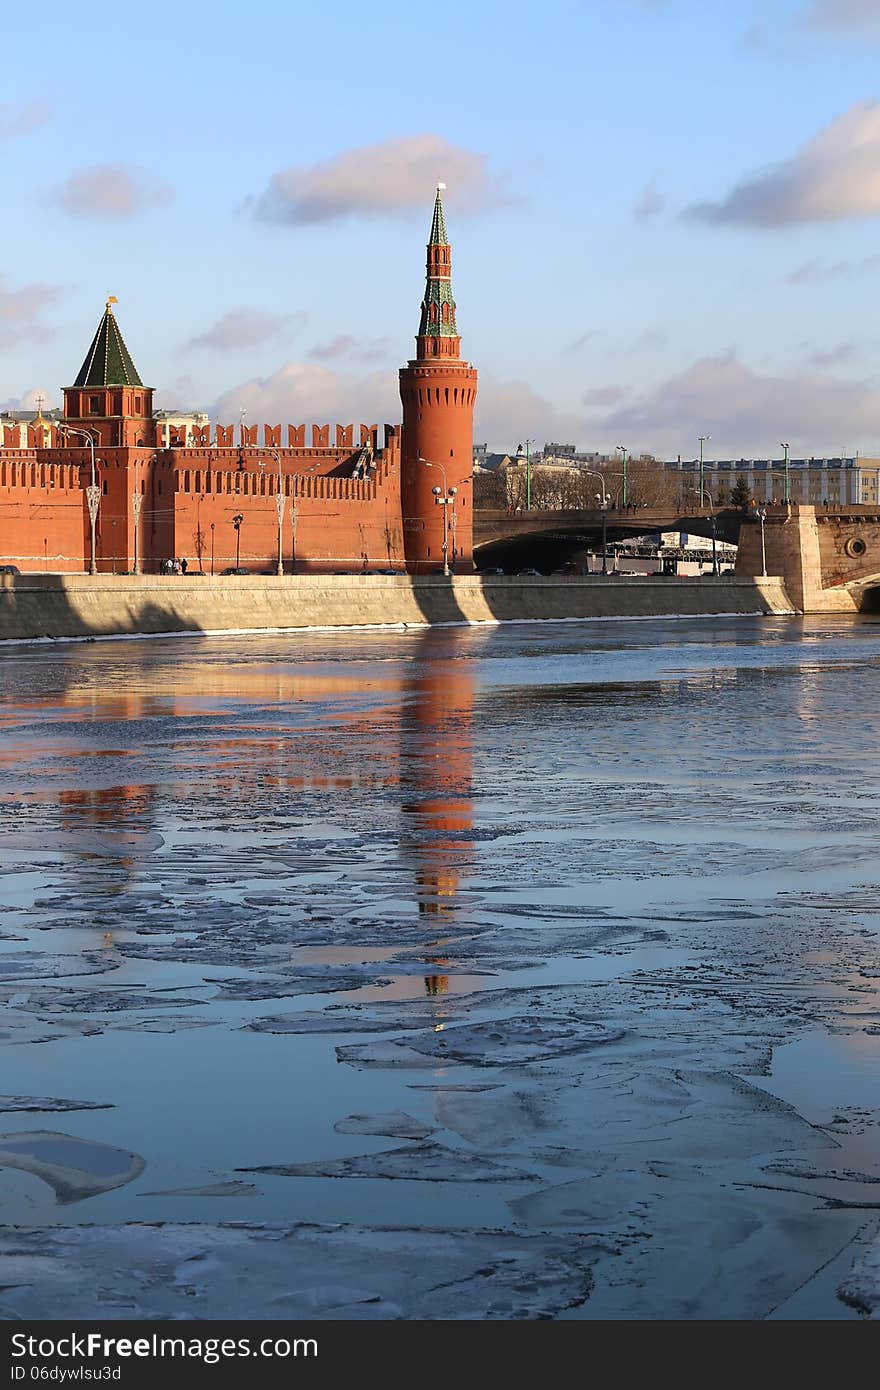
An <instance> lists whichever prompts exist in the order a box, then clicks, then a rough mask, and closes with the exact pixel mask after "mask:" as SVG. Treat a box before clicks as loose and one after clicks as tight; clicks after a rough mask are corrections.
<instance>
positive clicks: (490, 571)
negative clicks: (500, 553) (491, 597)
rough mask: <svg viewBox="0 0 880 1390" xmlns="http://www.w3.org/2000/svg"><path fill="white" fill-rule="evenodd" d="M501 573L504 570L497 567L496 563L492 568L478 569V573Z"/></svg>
mask: <svg viewBox="0 0 880 1390" xmlns="http://www.w3.org/2000/svg"><path fill="white" fill-rule="evenodd" d="M503 573H504V570H503V569H499V568H498V566H497V565H496V566H494V567H493V568H492V569H487V570H480V574H503Z"/></svg>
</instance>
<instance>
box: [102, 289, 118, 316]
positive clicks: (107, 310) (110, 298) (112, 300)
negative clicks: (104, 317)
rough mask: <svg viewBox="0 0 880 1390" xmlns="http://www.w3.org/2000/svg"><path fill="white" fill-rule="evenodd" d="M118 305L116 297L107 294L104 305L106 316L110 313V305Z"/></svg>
mask: <svg viewBox="0 0 880 1390" xmlns="http://www.w3.org/2000/svg"><path fill="white" fill-rule="evenodd" d="M118 303H119V300H118V299H117V298H116V295H115V294H108V296H107V303H106V304H105V305H104V312H105V313H107V314H109V313H110V305H111V304H118Z"/></svg>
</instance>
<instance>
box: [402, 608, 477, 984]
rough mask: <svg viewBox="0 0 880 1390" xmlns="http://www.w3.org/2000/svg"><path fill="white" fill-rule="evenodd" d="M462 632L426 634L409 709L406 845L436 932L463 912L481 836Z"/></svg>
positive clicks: (436, 955) (443, 959)
mask: <svg viewBox="0 0 880 1390" xmlns="http://www.w3.org/2000/svg"><path fill="white" fill-rule="evenodd" d="M461 640H462V636H461V634H457V633H452V632H429V633H426V634H425V635H424V636H423V637H422V638H421V639H420V641H419V648H418V651H417V653H416V655H415V663H414V664H415V666H416V675H415V676H414V677H413V679H412V680H411V681H409V682H407V686H406V703H405V705H404V708H403V710H402V712H401V731H400V779H401V786H402V788H403V789H404V790H405V792H406V793H408V795H407V799H406V800H405V801H404V803H403V806H402V808H401V809H402V813H403V825H402V830H401V848H402V850H403V853H404V855H405V856H406V857H407V858H408V859H409V860H410V862H411V863H412V864H413V866H414V869H415V885H416V899H417V902H418V908H419V915H420V917H422V918H423V919H424V920H425V921H426V924H427V923H430V924H431V926H432V927H433V928H434V931H435V932H440V931H442V928H443V925H444V923H448V924H449V925H452V924H453V923H454V922H455V920H456V918H457V915H458V909H459V902H458V885H459V878H460V875H461V871H462V869H463V868H464V867H466V865H467V864H468V863H469V862H470V855H471V850H472V847H473V840H472V836H471V831H472V829H473V802H472V789H471V778H472V774H473V728H472V725H473V705H474V674H473V663H472V661H471V660H470V659H469V658H468V657H465V656H461V655H459V650H460V647H461ZM427 949H428V951H429V953H430V954H429V955H428V956H427V959H428V961H429V963H431V964H432V965H436V966H443V965H446V964H447V961H448V957H447V956H446V955H445V954H444V952H443V941H442V938H441V939H436V940H434V941H433V942H428V943H427ZM447 988H448V977H447V976H446V975H445V974H443V973H442V971H441V970H437V971H436V972H432V973H431V974H429V975H427V976H426V977H425V989H426V991H427V993H428V994H443V993H445V991H446V989H447Z"/></svg>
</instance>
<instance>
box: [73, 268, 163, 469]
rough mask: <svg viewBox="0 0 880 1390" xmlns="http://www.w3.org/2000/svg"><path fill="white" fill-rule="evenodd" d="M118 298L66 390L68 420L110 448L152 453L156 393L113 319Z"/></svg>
mask: <svg viewBox="0 0 880 1390" xmlns="http://www.w3.org/2000/svg"><path fill="white" fill-rule="evenodd" d="M116 302H117V300H116V299H115V297H114V296H113V295H110V297H109V298H108V300H107V303H106V304H105V306H104V314H103V317H102V318H101V322H100V323H99V324H98V328H97V332H96V333H95V336H94V338H93V339H92V343H91V346H90V348H89V350H88V352H87V353H86V356H85V360H84V362H83V364H82V366H81V367H80V369H79V372H78V373H77V376H76V380H75V381H74V383H73V385H72V386H66V387H65V388H64V417H65V420H67V422H68V423H70V424H76V425H77V426H79V425H81V426H82V427H83V428H87V429H89V430H90V431H91V433H92V434H93V436H94V438H95V442H96V443H97V444H100V445H102V446H103V447H104V448H114V447H115V448H137V447H138V446H141V447H150V448H151V447H152V446H153V445H154V444H155V426H154V424H153V388H152V386H144V384H143V382H142V381H141V378H140V375H139V374H138V371H137V368H136V367H135V365H134V362H133V361H132V357H131V353H130V352H129V350H128V348H127V347H126V346H125V341H124V339H123V337H122V334H121V333H120V331H119V325H118V323H117V322H116V317H115V315H114V313H113V305H114V304H115V303H116Z"/></svg>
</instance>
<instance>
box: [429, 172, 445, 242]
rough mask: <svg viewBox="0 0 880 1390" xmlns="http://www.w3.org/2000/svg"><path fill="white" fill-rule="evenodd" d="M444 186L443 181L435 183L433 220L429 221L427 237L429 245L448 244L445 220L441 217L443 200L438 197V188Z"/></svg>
mask: <svg viewBox="0 0 880 1390" xmlns="http://www.w3.org/2000/svg"><path fill="white" fill-rule="evenodd" d="M445 187H446V184H445V183H438V185H437V197H436V198H435V200H434V220H433V221H432V223H431V235H430V237H429V238H428V245H429V246H448V245H449V238H448V237H447V235H446V221H445V219H444V217H443V200H442V199H441V197H440V190H441V188H445Z"/></svg>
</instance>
